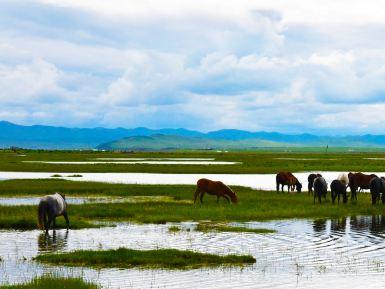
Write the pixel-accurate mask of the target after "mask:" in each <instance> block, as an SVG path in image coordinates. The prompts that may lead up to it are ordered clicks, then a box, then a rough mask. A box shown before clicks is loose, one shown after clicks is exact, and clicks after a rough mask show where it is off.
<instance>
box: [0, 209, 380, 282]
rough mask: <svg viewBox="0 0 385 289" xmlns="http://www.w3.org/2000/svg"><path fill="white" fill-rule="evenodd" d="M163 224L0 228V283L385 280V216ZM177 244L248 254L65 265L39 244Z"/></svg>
mask: <svg viewBox="0 0 385 289" xmlns="http://www.w3.org/2000/svg"><path fill="white" fill-rule="evenodd" d="M170 225H171V224H167V225H152V224H150V225H136V224H119V225H118V226H117V227H114V228H102V229H84V230H76V231H72V230H71V231H69V232H66V231H65V230H59V231H57V232H56V234H55V235H53V234H52V233H51V236H49V237H46V236H45V235H44V234H41V233H40V232H39V231H27V232H22V231H0V256H1V258H2V259H3V262H1V263H0V283H6V282H11V283H14V282H21V281H26V280H29V279H30V278H32V277H33V276H36V275H40V274H42V273H43V272H52V271H55V272H59V274H62V275H71V276H73V275H75V276H83V277H84V278H85V279H88V280H92V281H96V282H99V283H100V284H102V285H103V286H104V287H106V288H363V287H366V288H381V287H383V284H384V282H385V272H384V271H385V264H384V260H385V243H384V228H385V218H384V217H383V216H373V217H351V218H341V219H334V220H315V221H310V220H285V221H271V222H263V223H260V222H249V223H243V224H239V223H237V224H234V225H244V226H247V227H255V228H261V227H264V228H272V229H276V230H277V231H278V233H276V234H253V233H225V232H220V233H219V232H211V233H201V232H196V231H194V230H189V229H190V228H192V229H193V228H194V227H195V224H194V223H182V224H181V226H182V228H183V229H182V231H180V232H177V233H169V232H168V227H169V226H170ZM121 246H124V247H129V248H135V249H153V248H170V247H171V248H178V249H189V250H196V251H200V252H210V253H217V254H229V253H238V254H251V255H253V256H254V257H255V258H256V259H257V262H256V264H254V265H253V266H247V267H244V268H234V267H233V268H214V269H194V270H187V271H178V270H144V269H124V270H119V269H102V270H93V269H87V268H65V267H52V266H41V265H39V264H37V263H35V262H33V261H31V258H32V257H33V256H36V255H37V254H39V253H42V252H52V251H72V250H76V249H110V248H118V247H121Z"/></svg>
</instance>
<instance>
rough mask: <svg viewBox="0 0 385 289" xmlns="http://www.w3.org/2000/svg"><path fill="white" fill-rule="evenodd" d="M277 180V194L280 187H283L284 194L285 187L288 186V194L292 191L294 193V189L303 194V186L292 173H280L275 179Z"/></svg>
mask: <svg viewBox="0 0 385 289" xmlns="http://www.w3.org/2000/svg"><path fill="white" fill-rule="evenodd" d="M275 180H276V183H277V192H279V185H282V192H283V187H284V186H287V192H288V193H289V192H290V189H291V191H294V188H296V190H297V192H298V193H300V192H301V189H302V184H301V183H300V182H299V181H298V179H297V178H296V177H295V176H294V175H293V174H292V173H291V172H280V173H278V174H277V176H276V177H275Z"/></svg>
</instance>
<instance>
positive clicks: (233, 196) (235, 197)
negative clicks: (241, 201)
mask: <svg viewBox="0 0 385 289" xmlns="http://www.w3.org/2000/svg"><path fill="white" fill-rule="evenodd" d="M230 199H231V202H232V203H234V204H236V203H238V197H237V195H236V194H235V193H234V192H233V194H232V195H230Z"/></svg>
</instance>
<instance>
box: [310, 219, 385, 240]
mask: <svg viewBox="0 0 385 289" xmlns="http://www.w3.org/2000/svg"><path fill="white" fill-rule="evenodd" d="M312 225H313V231H314V233H317V235H319V234H331V235H336V236H340V235H341V233H345V234H353V235H354V234H355V232H370V233H371V235H376V236H377V235H380V236H383V233H384V232H385V216H383V215H374V216H359V217H347V218H346V217H343V218H338V219H330V220H327V219H318V220H314V221H313V224H312ZM368 235H370V234H368Z"/></svg>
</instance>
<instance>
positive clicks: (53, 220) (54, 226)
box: [52, 217, 56, 232]
mask: <svg viewBox="0 0 385 289" xmlns="http://www.w3.org/2000/svg"><path fill="white" fill-rule="evenodd" d="M52 229H53V231H54V232H55V230H56V217H53V219H52Z"/></svg>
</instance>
